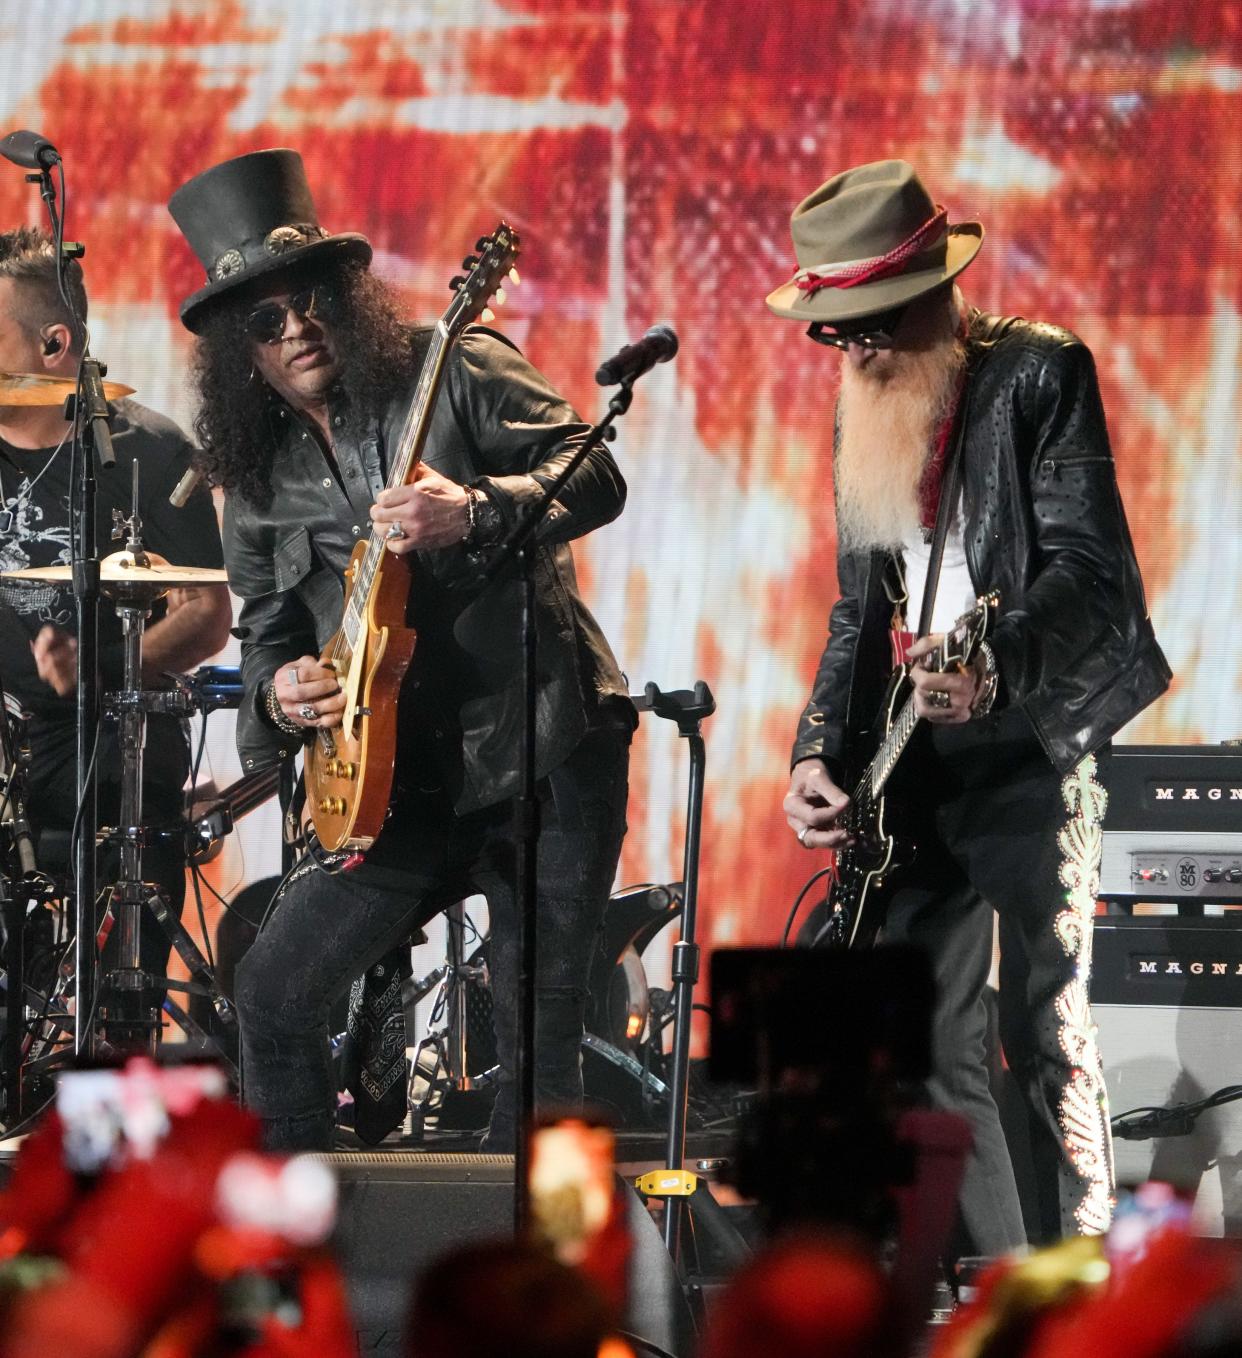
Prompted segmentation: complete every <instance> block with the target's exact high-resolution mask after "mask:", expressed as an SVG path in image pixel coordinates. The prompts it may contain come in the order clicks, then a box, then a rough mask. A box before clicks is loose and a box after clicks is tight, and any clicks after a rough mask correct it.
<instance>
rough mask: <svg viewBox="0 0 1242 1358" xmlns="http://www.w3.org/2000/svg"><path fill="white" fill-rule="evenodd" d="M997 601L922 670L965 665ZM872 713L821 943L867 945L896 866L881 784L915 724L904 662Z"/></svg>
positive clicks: (957, 630) (991, 599)
mask: <svg viewBox="0 0 1242 1358" xmlns="http://www.w3.org/2000/svg"><path fill="white" fill-rule="evenodd" d="M999 603H1000V597H999V595H997V594H996V593H992V594H986V595H984V596H983V597H982V598H981V599H979V600H978V602H977V603H976V605H975V607H974V608H973V609H972V610H971V611H970V612H969V613H965V614H963V615H962V616H961V617H960V618H958V620H957V622H956V623H954V625H953V629H952V631H950V632H948V633H947V634H946V635H945V639H944V643H943V644H942V645H941V646H940V648H939V649H938V650H936V651H933V652H932V654H931V655H930V656H929V657H928V659H929V661H930V664H929V666H928V667H929V668H930V669H933V670H936V671H938V672H939V673H941V674H943V673H945V672H946V671H948V670H956V669H958V668H960V667H961V666H964V665H968V664H970V662H971V661H972V660H973V659H974V657H975V654H976V652H977V651H978V649H979V643H980V642H981V641H983V640H984V639H985V638H986V637H987V635H988V633H989V631H991V628H992V624H993V622H994V621H995V618H996V610H997V607H998V606H999ZM880 713H881V715H880V721H879V729H880V730H881V731H882V733H883V734H882V735H881V738H880V743H879V747H878V748H877V750H876V752H875V754H874V755H873V756H872V759H871V762H870V763H869V764H868V765H867V767H866V769H865V770H864V771H863V774H862V777H861V778H860V779H859V780H858V783H857V785H856V786H855V788H854V790H853V792H852V793H851V794H850V804H849V806H848V807H847V808H846V810H845V814H844V815H843V816H842V817H841V820H840V822H839V824H840V826H841V828H842V829H845V830H848V831H849V832H850V835H851V837H852V842H851V843H849V844H847V845H846V847H845V848H843V849H840V850H838V852H837V864H836V873H835V876H833V877H831V878H830V879H829V883H830V884H829V888H828V896H827V902H826V903H827V908H828V915H827V919H826V921H825V923H824V924H823V926H822V927H821V929H820V930H819V932H818V934H817V935H816V937H815V939H814V942H815V944H816V945H818V946H821V947H824V946H826V947H830V948H859V947H867V946H870V945H871V944H872V943H874V942H875V940H876V935H877V934H878V933H879V932H880V929H881V927H882V926H883V923H884V913H883V908H882V904H881V901H880V900H879V896H880V892H881V888H882V887H883V885H884V879H885V876H886V875H887V874H888V873H889V872H890V871H892V870H893V869H894V868H896V867H898V866H899V864H898V862H897V852H896V849H897V845H896V840H895V839H894V837H893V836H892V835H890V834H889V832H888V827H887V825H886V824H885V817H886V807H885V798H884V787H885V785H886V784H887V782H888V780H889V777H890V776H891V775H892V772H893V770H894V769H895V768H896V767H897V761H898V760H899V759H900V758H901V756H902V753H903V752H904V751H905V748H906V746H907V745H908V744H909V742H910V737H911V736H912V735H913V734H914V731H915V728H916V727H917V726H918V724H919V721H920V718H919V717H917V716H915V713H914V692H913V686H912V685H911V683H910V679H909V676H908V670H907V668H906V667H905V666H902V667H900V668H899V669H897V670H896V671H894V673H893V677H892V679H891V680H890V682H889V687H888V692H887V693H886V694H885V698H884V702H883V704H882V705H881V708H880Z"/></svg>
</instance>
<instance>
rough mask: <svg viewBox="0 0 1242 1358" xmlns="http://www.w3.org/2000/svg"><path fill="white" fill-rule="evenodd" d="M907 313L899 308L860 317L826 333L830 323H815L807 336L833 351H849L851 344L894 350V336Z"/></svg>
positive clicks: (866, 347) (903, 307) (902, 308)
mask: <svg viewBox="0 0 1242 1358" xmlns="http://www.w3.org/2000/svg"><path fill="white" fill-rule="evenodd" d="M906 305H907V306H908V305H909V303H907V304H906ZM905 313H906V306H896V307H893V308H892V309H891V310H889V311H877V312H874V313H873V314H872V315H870V316H860V317H859V318H858V319H857V320H856V321H836V322H833V323H831V324H832V329H831V330H829V329H826V327H827V326H828V325H829V324H830V323H829V322H828V321H812V322H811V324H810V325H808V326H807V328H806V333H807V335H808V337H809V338H810V339H813V340H814V341H815V343H816V344H828V345H831V346H832V348H834V349H847V348H848V347H849V346H850V345H851V344H861V345H862V346H863V348H864V349H891V348H892V347H893V335H894V334H895V333H896V330H897V327H898V326H899V325H900V324H901V318H902V317H903V316H904V315H905Z"/></svg>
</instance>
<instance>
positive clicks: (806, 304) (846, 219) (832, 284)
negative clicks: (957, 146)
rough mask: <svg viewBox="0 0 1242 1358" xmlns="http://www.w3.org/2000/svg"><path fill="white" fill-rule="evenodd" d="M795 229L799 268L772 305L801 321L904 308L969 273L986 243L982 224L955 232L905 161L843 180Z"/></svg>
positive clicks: (816, 200)
mask: <svg viewBox="0 0 1242 1358" xmlns="http://www.w3.org/2000/svg"><path fill="white" fill-rule="evenodd" d="M790 227H791V230H792V232H793V241H794V253H795V254H796V256H797V259H798V269H797V272H796V273H795V274H794V276H793V277H792V278H791V279H790V280H789V281H788V282H787V283H782V284H781V286H780V287H779V288H777V289H776V290H775V291H774V292H770V293H769V294H768V297H767V303H768V306H769V307H770V308H771V309H772V311H774V312H775V313H776V315H778V316H789V317H792V318H793V319H795V320H801V321H826V322H828V323H832V322H833V321H852V320H857V319H858V318H859V317H861V316H870V315H873V314H874V313H875V312H877V311H888V310H890V309H891V308H892V307H898V306H904V305H905V303H907V302H911V301H913V300H914V299H915V298H916V297H920V296H922V294H923V293H925V292H930V291H931V290H932V289H933V288H938V287H939V286H940V285H941V284H942V283H945V282H947V281H948V280H949V279H950V278H953V277H955V276H956V275H957V274H959V273H961V271H962V270H963V269H964V268H965V267H966V266H967V264H969V263H970V261H971V260H972V259H974V257H975V255H976V254H978V252H979V246H980V245H981V244H982V243H983V227H982V226H981V225H980V224H979V223H978V222H958V223H957V224H955V225H953V226H950V225H949V223H948V218H947V214H946V212H945V210H944V208H942V207H940V206H939V205H938V204H936V203H935V202H933V201H932V197H931V195H930V194H929V193H928V192H927V190H926V189H925V188H924V187H923V184H922V181H921V180H920V179H919V177H918V174H917V173H916V171H915V169H914V167H913V166H912V165H910V164H908V163H907V162H906V161H904V160H877V161H874V162H872V163H871V164H869V165H859V166H857V167H856V168H855V169H852V170H846V171H845V172H844V173H842V174H839V175H835V176H834V177H833V178H832V179H830V180H829V181H828V182H827V183H826V184H824V185H822V186H821V187H820V188H818V189H816V190H815V192H814V193H813V194H811V196H810V197H809V198H804V199H803V200H802V202H800V203H799V204H798V206H797V207H796V208H794V211H793V216H792V217H791V218H790Z"/></svg>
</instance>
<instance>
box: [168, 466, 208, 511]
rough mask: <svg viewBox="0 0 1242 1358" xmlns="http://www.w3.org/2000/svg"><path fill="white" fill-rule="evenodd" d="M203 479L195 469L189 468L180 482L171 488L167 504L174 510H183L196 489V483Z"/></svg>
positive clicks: (200, 473)
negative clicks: (171, 491)
mask: <svg viewBox="0 0 1242 1358" xmlns="http://www.w3.org/2000/svg"><path fill="white" fill-rule="evenodd" d="M202 479H203V474H202V472H200V471H199V470H198V468H197V467H191V468H190V470H189V471H188V472H186V474H185V475H184V476H183V477H182V478H181V480H180V481H178V482H177V484H176V485H175V486H174V487H173V493H172V494H171V495H170V496H169V497H168V503H169V504H170V505H172V507H173V508H174V509H184V508H185V506H186V501H188V500H189V498H190V496H191V495H193V494H194V492H195V491H196V490H197V489H198V483H199V482H200V481H201V480H202Z"/></svg>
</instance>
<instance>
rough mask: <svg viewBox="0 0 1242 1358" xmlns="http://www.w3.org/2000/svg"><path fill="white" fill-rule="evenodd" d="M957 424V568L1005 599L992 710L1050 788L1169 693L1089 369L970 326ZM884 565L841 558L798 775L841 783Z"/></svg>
mask: <svg viewBox="0 0 1242 1358" xmlns="http://www.w3.org/2000/svg"><path fill="white" fill-rule="evenodd" d="M968 347H969V354H970V357H969V370H968V371H969V376H968V384H967V388H966V394H965V397H964V399H965V401H966V404H965V406H964V408H963V413H962V418H963V419H964V420H965V422H966V423H965V429H964V434H963V441H962V452H961V456H962V497H963V509H964V539H965V548H966V561H967V566H968V568H969V570H970V578H971V581H972V583H973V585H974V587H975V590H976V591H977V592H978V593H980V594H982V593H985V592H986V591H988V590H991V589H995V590H998V591H999V593H1000V615H999V618H998V620H997V624H996V628H995V632H994V634H993V636H992V638H991V644H992V648H993V651H994V652H995V655H996V664H997V669H998V671H999V674H1000V679H1001V693H1002V699H1001V701H1003V702H1005V703H1008V704H1011V705H1018V706H1020V707H1021V708H1022V709H1023V710H1024V712H1025V713H1026V716H1027V717H1028V718H1029V720H1030V723H1031V726H1032V727H1033V728H1034V730H1035V733H1036V734H1037V736H1038V737H1039V740H1040V742H1041V744H1042V745H1043V747H1044V749H1045V751H1046V752H1047V755H1048V758H1049V759H1050V760H1051V762H1052V764H1053V765H1054V766H1055V767H1056V769H1057V770H1059V771H1060V772H1063V773H1064V772H1067V771H1068V770H1069V769H1071V768H1073V766H1074V765H1075V764H1076V763H1077V762H1078V761H1079V760H1080V759H1081V758H1082V757H1083V756H1084V755H1086V754H1088V753H1090V752H1092V751H1094V750H1096V749H1098V748H1099V747H1100V746H1101V745H1103V744H1104V743H1105V742H1106V741H1108V740H1109V739H1110V738H1111V737H1112V736H1113V735H1114V734H1115V733H1116V732H1117V731H1118V730H1119V729H1120V728H1121V727H1122V726H1123V725H1124V724H1125V723H1126V722H1128V721H1129V720H1130V719H1131V718H1132V717H1134V716H1135V715H1137V714H1138V713H1139V712H1141V711H1142V710H1143V708H1145V707H1146V706H1147V705H1148V703H1150V702H1152V701H1153V699H1155V698H1157V697H1159V695H1160V694H1161V693H1163V692H1164V691H1165V689H1166V688H1167V687H1168V685H1169V680H1170V679H1171V677H1172V675H1171V671H1170V669H1169V666H1168V662H1167V661H1166V660H1165V658H1164V655H1163V654H1162V652H1161V650H1160V647H1159V646H1158V645H1157V644H1156V638H1155V635H1154V633H1153V632H1152V627H1151V620H1150V619H1149V618H1148V616H1147V605H1146V602H1145V600H1144V597H1143V584H1142V580H1141V579H1140V577H1139V569H1138V563H1137V561H1136V560H1135V556H1134V547H1133V544H1132V543H1131V540H1130V532H1129V529H1128V527H1127V525H1126V520H1125V513H1124V511H1123V510H1122V507H1121V499H1120V496H1119V494H1118V490H1117V480H1116V475H1115V470H1114V466H1113V459H1112V454H1111V452H1110V450H1109V445H1108V433H1107V430H1106V428H1105V424H1104V410H1103V406H1102V404H1101V402H1100V392H1099V386H1098V384H1097V381H1096V375H1095V365H1094V363H1093V361H1092V358H1091V354H1090V351H1089V350H1088V349H1087V347H1086V346H1085V345H1084V344H1083V343H1082V341H1081V340H1079V339H1077V338H1076V337H1075V336H1074V335H1071V334H1070V333H1069V332H1068V331H1066V330H1061V329H1058V328H1057V327H1055V326H1050V325H1037V324H1033V323H1031V322H1029V321H1024V320H1020V319H1017V318H1006V319H1002V318H999V317H994V316H985V315H983V314H982V313H980V312H974V313H972V316H971V323H970V332H969V338H968ZM885 565H886V554H885V553H882V552H874V553H862V554H848V553H841V554H839V555H838V563H837V571H838V580H839V587H840V598H839V599H838V601H837V603H836V604H835V606H834V607H833V609H832V615H831V619H830V621H829V635H828V643H827V645H826V647H825V648H824V652H823V656H822V658H821V660H820V663H819V669H818V672H817V673H816V675H815V682H814V685H813V687H812V690H811V700H810V702H809V703H808V704H807V706H806V709H805V710H804V711H803V713H802V718H801V721H800V722H799V725H798V735H797V740H796V741H795V744H794V749H793V762H794V763H797V762H798V761H799V760H801V759H807V758H813V757H819V758H822V759H824V760H825V762H826V763H827V764H828V766H829V769H830V770H831V771H832V772H833V774H834V776H835V777H837V778H838V779H840V778H841V777H842V776H844V773H845V769H846V767H847V766H848V764H849V762H850V760H849V756H850V751H851V749H852V748H854V745H853V742H854V741H855V740H856V739H857V737H858V736H859V734H860V733H861V732H863V731H865V730H866V728H867V727H868V726H869V725H870V723H871V722H872V721H873V719H874V718H875V716H876V713H877V710H878V707H879V704H880V701H881V699H882V696H883V690H884V686H885V683H886V681H887V678H888V675H889V672H890V670H891V661H890V656H889V644H888V636H887V632H888V626H889V621H890V617H891V613H892V605H891V604H890V603H889V602H888V600H887V597H886V595H885V592H884V589H883V580H882V576H883V571H884V569H885Z"/></svg>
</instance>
